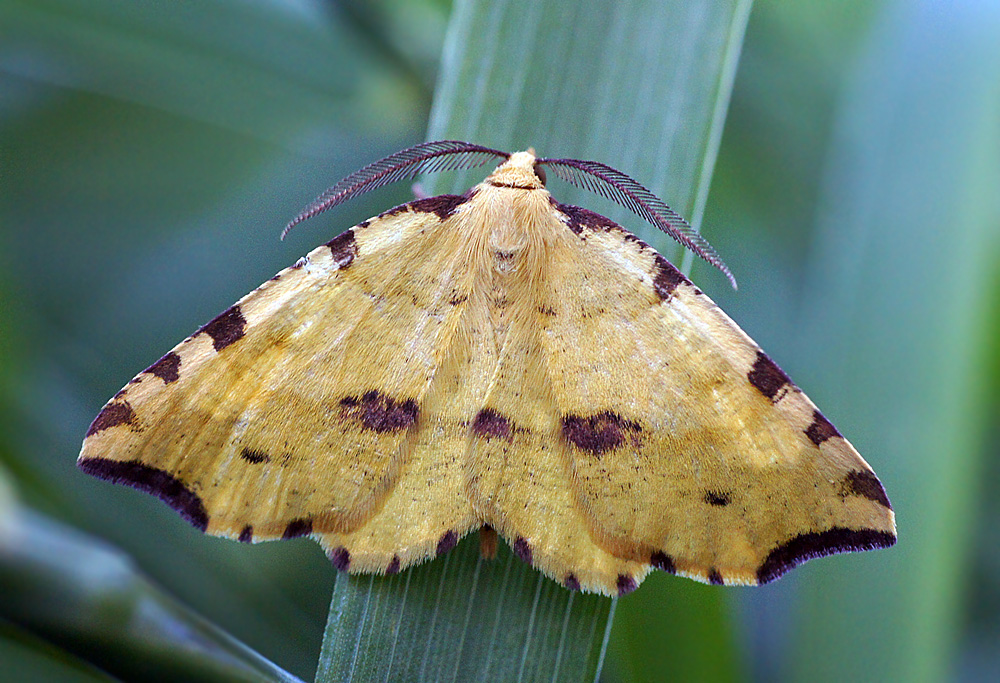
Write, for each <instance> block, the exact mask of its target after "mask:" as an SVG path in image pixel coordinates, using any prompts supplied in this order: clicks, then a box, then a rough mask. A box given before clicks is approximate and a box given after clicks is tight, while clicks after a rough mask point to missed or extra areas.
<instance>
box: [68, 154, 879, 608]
mask: <svg viewBox="0 0 1000 683" xmlns="http://www.w3.org/2000/svg"><path fill="white" fill-rule="evenodd" d="M490 159H501V160H502V163H501V164H500V165H499V166H498V167H497V169H496V170H495V171H493V173H491V174H490V175H489V176H488V177H487V178H486V179H485V180H484V181H483V182H482V183H480V184H479V185H477V186H475V187H474V188H472V189H471V190H469V191H468V192H466V193H465V194H464V195H442V196H439V197H431V198H427V199H419V200H417V201H413V202H410V203H409V204H404V205H402V206H398V207H396V208H394V209H390V210H389V211H386V212H385V213H383V214H381V215H380V216H378V217H376V218H372V219H370V220H367V221H364V222H363V223H361V224H359V225H357V226H355V227H354V228H352V229H350V230H347V231H346V232H344V233H342V234H340V236H338V237H336V238H335V239H333V240H332V241H331V242H329V243H327V244H325V245H323V246H321V247H318V248H316V249H315V250H313V251H312V252H310V253H309V255H308V256H306V257H304V258H302V259H300V260H299V261H298V262H297V263H296V264H295V265H294V266H292V267H290V268H287V269H285V270H283V271H282V272H280V273H278V274H277V275H276V276H275V277H273V278H272V279H271V280H270V281H268V282H265V283H264V284H263V285H261V286H260V287H259V288H257V289H256V290H255V291H253V292H251V293H250V294H248V295H247V296H245V297H243V298H242V299H241V300H240V301H239V302H238V303H236V304H235V305H234V306H232V307H231V308H229V309H228V310H227V311H225V312H224V313H222V314H221V315H220V316H218V317H217V318H215V319H214V320H212V321H211V322H209V323H208V324H207V325H205V326H204V327H202V328H201V329H200V330H198V331H197V332H196V333H195V334H193V335H192V336H190V337H189V338H187V339H186V340H184V341H183V342H181V343H180V344H179V345H178V346H176V347H175V348H174V349H173V350H172V351H170V352H169V353H168V354H166V355H165V356H164V357H163V358H161V359H160V360H158V361H157V362H156V363H154V364H153V365H151V366H150V367H149V368H148V369H146V370H145V371H143V372H142V373H140V374H139V375H138V376H137V377H136V378H135V379H133V380H132V381H131V382H129V384H128V385H127V386H126V387H125V388H124V389H122V390H121V391H120V392H119V393H118V394H117V395H116V396H115V397H114V398H112V399H111V401H110V402H108V404H107V405H106V406H105V407H104V409H103V410H102V411H101V413H100V414H99V415H98V416H97V418H96V419H95V420H94V422H93V424H92V425H91V427H90V429H89V431H88V432H87V437H86V440H85V441H84V443H83V451H82V452H81V454H80V459H79V463H78V464H79V466H80V467H81V468H82V469H83V470H84V471H85V472H87V473H89V474H92V475H94V476H97V477H100V478H102V479H107V480H109V481H112V482H117V483H123V484H128V485H131V486H134V487H135V488H137V489H140V490H143V491H147V492H149V493H152V494H154V495H156V496H158V497H160V498H161V499H162V500H164V501H165V502H166V503H167V504H169V505H170V506H172V507H173V508H175V509H176V510H177V511H178V512H180V514H181V515H182V516H183V517H184V518H185V519H187V520H188V521H189V522H190V523H191V524H193V525H194V526H196V527H198V528H199V529H201V530H202V531H205V532H207V533H210V534H214V535H218V536H226V537H229V538H234V539H239V540H240V541H245V542H256V541H264V540H271V539H279V538H292V537H296V536H305V535H308V536H312V537H313V538H315V539H316V540H318V541H319V542H320V544H321V545H322V546H323V548H324V549H325V551H326V552H327V554H328V555H329V557H330V558H331V560H332V562H333V564H334V565H336V567H338V568H339V569H343V570H349V571H351V572H374V573H389V574H391V573H395V572H398V571H400V570H401V569H404V568H406V567H408V566H410V565H413V564H416V563H419V562H423V561H425V560H427V559H428V558H432V557H434V556H436V555H440V554H442V553H444V552H447V551H448V550H450V549H451V548H453V547H454V546H455V544H456V543H457V542H458V540H459V539H461V538H462V537H463V536H465V535H466V534H467V533H469V532H470V531H473V530H476V529H485V531H486V533H487V538H489V537H490V536H491V535H492V530H495V531H496V532H497V533H499V535H500V536H502V537H503V538H504V539H505V540H506V541H507V542H508V543H509V544H510V545H511V547H512V548H513V550H514V552H515V553H516V554H517V555H518V556H519V557H520V558H521V559H522V560H524V561H525V562H528V563H529V564H531V565H533V566H535V567H537V568H538V569H539V570H541V571H542V572H544V573H545V574H547V575H548V576H550V577H552V578H553V579H555V580H556V581H559V582H560V583H562V584H563V585H564V586H566V587H568V588H571V589H577V590H586V591H595V592H599V593H604V594H607V595H620V594H623V593H627V592H629V591H631V590H633V589H635V587H636V586H638V584H639V583H640V582H641V581H642V580H643V578H644V577H645V576H646V575H647V573H648V572H649V571H650V570H651V569H653V568H657V569H663V570H666V571H668V572H672V573H675V574H679V575H683V576H687V577H690V578H693V579H696V580H698V581H703V582H707V583H714V584H761V583H766V582H768V581H771V580H773V579H775V578H777V577H778V576H780V575H782V574H783V573H785V572H786V571H788V570H789V569H791V568H792V567H794V566H796V565H798V564H800V563H802V562H804V561H805V560H807V559H810V558H813V557H818V556H822V555H829V554H831V553H836V552H843V551H854V550H870V549H874V548H883V547H887V546H890V545H892V544H893V543H894V542H895V540H896V534H895V523H894V518H893V512H892V508H891V506H890V504H889V500H888V498H887V497H886V494H885V491H884V489H883V488H882V485H881V483H880V482H879V480H878V479H877V478H876V476H875V474H874V473H873V472H872V470H871V468H870V467H869V466H868V464H867V463H866V462H865V461H864V460H863V459H862V458H861V456H860V455H859V454H858V452H857V451H856V450H855V449H854V448H853V447H852V446H851V444H849V443H848V442H847V441H846V440H845V439H844V438H843V437H842V436H841V435H840V433H839V432H838V431H837V430H836V429H835V428H834V426H833V425H832V424H831V423H830V422H829V421H828V420H827V419H826V418H824V417H823V415H822V414H821V413H820V412H819V410H817V409H816V406H815V405H813V403H812V402H811V401H810V400H809V399H808V398H807V397H806V396H805V394H803V393H802V391H801V390H800V389H799V388H798V387H796V386H795V385H794V384H793V383H792V382H791V381H790V380H789V379H788V377H787V375H785V373H784V372H782V370H781V369H779V368H778V366H777V365H776V364H775V363H774V362H772V361H771V359H770V358H768V356H767V355H765V354H764V353H763V352H762V351H761V350H760V348H759V347H758V346H757V345H756V344H755V343H754V342H753V341H752V340H751V339H750V338H749V337H748V336H747V335H746V334H745V333H744V332H743V331H742V330H741V329H740V328H739V327H738V326H737V325H736V324H735V323H734V322H733V321H732V320H730V319H729V318H728V317H727V316H726V314H725V313H723V312H722V311H721V310H720V309H719V308H718V307H717V306H716V305H715V304H714V303H713V302H712V301H711V300H710V299H709V298H708V297H707V296H706V295H705V294H704V293H703V292H702V291H701V290H699V289H698V288H697V287H695V286H694V285H693V284H692V283H691V282H690V281H689V280H688V279H687V278H686V277H684V276H683V275H682V274H681V273H680V272H678V271H677V270H676V269H675V268H674V267H673V266H672V265H671V264H670V263H668V262H667V261H666V260H665V259H664V258H663V257H662V256H660V255H659V254H657V253H656V252H655V251H654V250H653V249H652V248H651V247H649V246H648V245H646V244H645V243H643V242H642V241H640V240H639V239H637V238H636V237H634V236H633V235H632V234H630V233H628V232H626V231H625V230H624V229H623V228H621V227H620V226H618V225H617V224H615V223H613V222H612V221H610V220H609V219H607V218H604V217H603V216H600V215H598V214H596V213H592V212H590V211H587V210H586V209H581V208H578V207H574V206H568V205H565V204H560V203H559V202H557V201H556V200H555V199H553V197H552V196H551V195H550V194H549V192H548V191H547V190H546V188H545V173H544V169H549V170H550V171H552V172H553V173H554V174H556V175H558V176H559V177H561V178H563V179H565V180H568V181H569V182H572V183H574V184H577V185H579V186H581V187H585V188H588V189H591V190H593V191H595V192H598V193H599V194H602V195H604V196H605V197H608V198H609V199H612V200H614V201H617V202H619V203H621V204H623V205H625V206H627V207H629V208H631V209H632V210H633V211H635V212H636V213H638V214H639V215H641V216H643V217H644V218H646V219H647V220H649V221H650V222H652V223H653V224H654V225H657V226H658V227H660V228H661V229H663V230H664V231H666V232H667V233H668V234H670V235H671V236H673V237H674V238H676V239H677V240H678V241H680V242H681V243H683V244H684V245H686V246H688V247H689V248H691V249H693V250H694V251H695V252H696V253H698V254H699V255H701V256H703V257H704V258H705V259H706V260H708V261H709V262H711V263H713V264H715V265H716V266H718V267H719V268H720V269H721V270H722V271H723V272H724V273H725V274H726V275H727V276H728V277H729V278H730V280H732V276H731V275H730V274H729V271H728V270H726V268H725V266H724V265H723V264H722V261H721V260H720V259H719V258H718V256H717V255H716V254H715V252H714V250H712V248H711V247H710V246H709V245H708V243H707V242H705V241H704V240H703V239H702V238H701V236H700V235H698V234H697V233H696V232H694V231H693V230H691V228H690V227H689V226H688V225H687V224H686V223H685V222H684V221H683V219H681V218H680V217H679V216H677V214H675V213H674V212H673V211H671V210H670V209H669V208H668V207H667V206H666V205H665V204H664V203H663V202H662V201H660V200H659V199H657V198H656V197H655V196H653V195H652V194H651V193H650V192H649V191H648V190H646V189H645V188H643V187H642V186H641V185H639V184H638V183H636V182H635V181H634V180H631V179H630V178H628V177H627V176H625V175H624V174H622V173H620V172H618V171H615V170H614V169H611V168H609V167H607V166H605V165H603V164H599V163H596V162H585V161H578V160H572V159H540V158H537V157H536V156H535V154H534V152H533V151H531V150H529V151H526V152H517V153H516V154H507V153H504V152H499V151H496V150H492V149H488V148H485V147H480V146H477V145H471V144H468V143H463V142H454V141H444V142H434V143H427V144H423V145H418V146H416V147H413V148H410V149H407V150H403V151H402V152H399V153H397V154H394V155H392V156H390V157H388V158H386V159H383V160H382V161H380V162H377V163H375V164H372V165H370V166H368V167H366V168H364V169H362V170H360V171H358V172H357V173H355V174H353V175H351V176H348V177H347V178H345V179H344V180H343V181H341V182H340V183H338V184H337V185H335V186H334V187H332V188H330V189H329V190H328V191H327V192H326V193H324V194H323V195H322V196H320V197H319V198H318V199H317V200H316V202H314V203H313V204H312V205H311V206H310V207H308V208H307V209H306V210H305V211H303V213H302V214H300V216H299V217H297V218H296V219H295V220H294V221H292V223H290V224H289V226H288V227H289V228H290V227H291V226H292V225H294V224H296V223H298V222H299V221H300V220H304V219H305V218H308V217H310V216H313V215H315V214H317V213H320V212H322V211H324V210H326V209H328V208H330V207H332V206H335V205H337V204H339V203H341V202H343V201H346V200H347V199H350V198H351V197H354V196H357V195H358V194H361V193H362V192H365V191H367V190H370V189H372V188H374V187H378V186H381V185H384V184H386V183H388V182H392V181H395V180H399V179H402V178H412V177H415V176H416V175H417V174H419V173H423V172H428V171H433V170H441V169H446V168H469V167H474V166H480V165H482V164H483V163H485V162H486V161H488V160H490ZM286 231H287V228H286Z"/></svg>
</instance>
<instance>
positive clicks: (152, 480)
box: [78, 458, 208, 531]
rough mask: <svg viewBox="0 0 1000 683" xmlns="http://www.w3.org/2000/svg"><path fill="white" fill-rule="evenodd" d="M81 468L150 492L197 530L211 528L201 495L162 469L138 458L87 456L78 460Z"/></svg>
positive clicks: (106, 479) (98, 475)
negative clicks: (124, 459)
mask: <svg viewBox="0 0 1000 683" xmlns="http://www.w3.org/2000/svg"><path fill="white" fill-rule="evenodd" d="M78 466H79V467H80V469H81V470H83V471H84V472H86V473H87V474H90V475H93V476H95V477H97V478H99V479H104V480H105V481H110V482H112V483H114V484H127V485H128V486H131V487H133V488H135V489H138V490H140V491H144V492H146V493H150V494H152V495H154V496H156V497H157V498H159V499H160V500H162V501H163V502H164V503H166V504H167V505H169V506H170V507H172V508H173V509H174V510H176V511H177V512H179V513H180V515H181V517H183V518H184V519H186V520H187V521H188V522H190V523H191V525H192V526H194V527H195V528H196V529H200V530H201V531H204V530H205V529H206V528H208V513H207V512H206V511H205V506H204V505H203V504H202V502H201V498H199V497H198V495H197V494H196V493H195V492H194V491H192V490H191V489H189V488H188V487H187V486H185V485H184V484H183V482H181V480H180V479H177V478H176V477H175V476H173V475H172V474H170V473H168V472H164V471H163V470H160V469H157V468H155V467H150V466H149V465H144V464H142V463H141V462H138V461H136V460H129V461H121V460H108V459H106V458H87V459H86V460H81V461H80V462H79V463H78Z"/></svg>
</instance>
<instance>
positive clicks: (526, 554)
mask: <svg viewBox="0 0 1000 683" xmlns="http://www.w3.org/2000/svg"><path fill="white" fill-rule="evenodd" d="M514 554H515V555H517V556H518V557H519V558H521V561H522V562H524V563H525V564H531V546H530V545H529V544H528V541H527V540H526V539H525V538H524V537H522V536H518V537H517V538H515V539H514Z"/></svg>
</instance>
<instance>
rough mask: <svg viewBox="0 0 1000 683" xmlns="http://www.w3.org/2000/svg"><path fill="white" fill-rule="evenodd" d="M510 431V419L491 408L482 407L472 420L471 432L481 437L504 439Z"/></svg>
mask: <svg viewBox="0 0 1000 683" xmlns="http://www.w3.org/2000/svg"><path fill="white" fill-rule="evenodd" d="M512 431H513V430H512V429H511V426H510V420H508V419H507V418H506V417H504V416H503V415H501V414H500V413H498V412H497V411H495V410H493V409H492V408H483V409H482V410H480V411H479V414H478V415H476V419H475V420H473V421H472V433H473V434H475V435H476V436H478V437H481V438H483V439H506V438H508V437H509V436H510V435H511V432H512Z"/></svg>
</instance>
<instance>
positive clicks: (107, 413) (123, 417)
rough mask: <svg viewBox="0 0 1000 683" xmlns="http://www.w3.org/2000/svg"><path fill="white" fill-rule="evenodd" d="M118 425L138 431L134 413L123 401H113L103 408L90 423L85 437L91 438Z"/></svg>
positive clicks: (137, 422)
mask: <svg viewBox="0 0 1000 683" xmlns="http://www.w3.org/2000/svg"><path fill="white" fill-rule="evenodd" d="M119 425H126V426H127V427H129V428H130V429H131V430H132V431H139V421H138V419H136V415H135V411H134V410H132V406H130V405H129V404H128V401H125V400H124V399H119V400H117V401H113V402H112V403H109V404H107V405H106V406H104V408H102V409H101V412H99V413H98V414H97V417H95V418H94V421H93V422H91V423H90V428H89V429H87V436H93V435H94V434H97V432H101V431H104V430H105V429H110V428H112V427H117V426H119Z"/></svg>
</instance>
